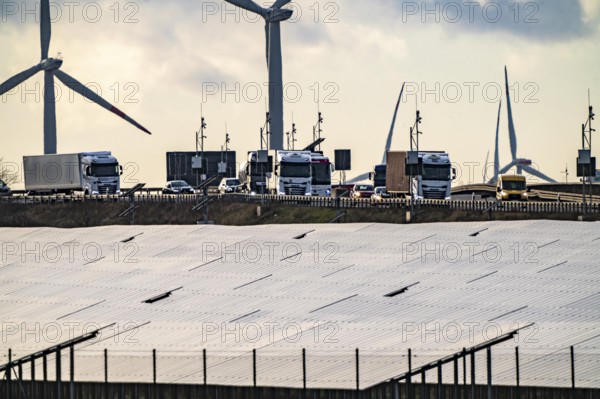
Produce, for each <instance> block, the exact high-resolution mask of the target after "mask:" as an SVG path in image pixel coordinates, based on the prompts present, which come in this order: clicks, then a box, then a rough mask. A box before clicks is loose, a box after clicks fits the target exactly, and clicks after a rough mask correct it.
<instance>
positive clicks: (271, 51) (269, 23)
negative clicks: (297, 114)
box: [225, 0, 293, 150]
mask: <svg viewBox="0 0 600 399" xmlns="http://www.w3.org/2000/svg"><path fill="white" fill-rule="evenodd" d="M225 1H226V2H228V3H231V4H233V5H235V6H238V7H240V8H243V9H244V10H248V11H250V12H253V13H255V14H258V15H260V16H261V17H263V18H264V20H265V34H266V39H267V68H268V69H269V116H270V118H271V129H270V130H271V140H270V147H271V149H272V150H283V72H282V68H283V67H282V61H281V27H280V25H279V23H280V22H282V21H286V20H288V19H290V18H291V17H292V14H293V11H292V10H288V9H282V8H281V7H283V6H285V5H286V4H287V3H289V2H290V1H291V0H277V1H276V2H275V3H274V4H273V5H272V6H271V7H269V8H263V7H261V6H259V5H258V4H256V3H255V2H254V1H252V0H225Z"/></svg>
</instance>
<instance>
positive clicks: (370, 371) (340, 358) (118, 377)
mask: <svg viewBox="0 0 600 399" xmlns="http://www.w3.org/2000/svg"><path fill="white" fill-rule="evenodd" d="M25 355H29V354H27V353H18V352H12V351H11V352H10V353H4V354H1V355H0V364H4V363H6V364H7V365H8V359H9V357H10V359H11V360H12V361H13V363H12V364H11V365H9V367H7V368H5V370H4V373H3V374H4V375H3V378H4V380H5V381H6V380H13V381H17V380H18V381H71V380H72V381H76V382H99V383H106V382H109V383H150V384H153V383H158V384H190V385H205V384H208V385H220V386H246V387H252V386H263V387H287V388H323V389H347V390H354V389H360V390H363V389H368V388H371V387H375V386H377V385H379V384H381V383H383V382H385V381H390V380H394V377H398V376H404V377H400V378H398V379H397V381H398V382H399V383H404V382H410V383H412V384H424V383H426V384H439V383H442V384H446V385H453V384H460V385H472V384H476V385H480V384H481V385H490V386H535V387H555V388H579V387H581V388H596V389H599V388H600V371H599V370H600V356H598V348H591V347H582V348H580V349H577V348H558V349H554V350H552V349H544V350H541V349H539V348H538V349H526V350H524V349H520V348H508V347H502V348H498V349H497V350H490V353H489V354H488V353H487V352H486V351H478V352H474V353H469V354H466V355H463V354H462V353H461V352H457V353H456V354H454V357H453V358H451V361H449V362H447V363H443V364H442V363H439V362H440V359H442V358H443V357H444V356H446V357H447V354H443V353H435V352H421V353H419V352H413V351H411V352H410V358H409V352H384V351H360V350H347V351H337V350H336V351H330V352H319V351H316V350H313V351H310V350H308V351H307V350H299V351H298V352H297V353H289V352H276V351H268V350H263V351H261V350H250V351H216V350H215V351H211V350H200V351H197V352H195V351H167V350H153V351H117V350H112V351H109V350H90V349H88V348H86V349H80V350H73V351H70V350H63V351H61V352H60V354H58V353H49V354H47V355H45V356H43V357H40V358H37V359H35V360H34V361H28V362H24V363H19V362H18V361H17V359H19V357H21V356H25ZM0 370H1V369H0ZM8 370H10V373H9V371H8ZM409 371H412V374H411V376H410V377H406V374H407V372H409Z"/></svg>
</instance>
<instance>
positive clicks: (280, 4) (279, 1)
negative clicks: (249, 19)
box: [271, 0, 292, 9]
mask: <svg viewBox="0 0 600 399" xmlns="http://www.w3.org/2000/svg"><path fill="white" fill-rule="evenodd" d="M290 1H292V0H277V1H276V2H275V3H274V4H273V5H272V6H271V8H272V9H278V8H281V7H283V6H284V5H286V4H287V3H289V2H290Z"/></svg>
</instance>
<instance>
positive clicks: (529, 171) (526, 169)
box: [521, 165, 556, 183]
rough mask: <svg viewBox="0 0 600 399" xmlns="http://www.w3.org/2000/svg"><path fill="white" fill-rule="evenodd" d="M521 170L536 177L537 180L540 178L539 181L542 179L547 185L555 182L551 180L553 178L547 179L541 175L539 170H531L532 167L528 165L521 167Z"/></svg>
mask: <svg viewBox="0 0 600 399" xmlns="http://www.w3.org/2000/svg"><path fill="white" fill-rule="evenodd" d="M521 168H522V169H523V170H524V171H525V172H527V173H529V174H530V175H533V176H535V177H537V178H540V179H542V180H545V181H547V182H548V183H556V180H554V179H553V178H551V177H548V176H546V175H545V174H543V173H542V172H540V171H539V170H537V169H535V168H532V167H531V166H529V165H524V166H521Z"/></svg>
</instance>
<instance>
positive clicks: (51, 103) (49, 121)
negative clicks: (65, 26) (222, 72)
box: [0, 0, 151, 154]
mask: <svg viewBox="0 0 600 399" xmlns="http://www.w3.org/2000/svg"><path fill="white" fill-rule="evenodd" d="M50 36H51V24H50V4H49V0H42V1H41V10H40V41H41V45H42V60H41V61H40V63H39V64H37V65H35V66H33V67H31V68H29V69H27V70H25V71H23V72H21V73H18V74H16V75H15V76H13V77H12V78H10V79H8V80H7V81H6V82H4V83H2V84H0V96H1V95H2V94H4V93H6V92H7V91H9V90H11V89H12V88H14V87H16V86H18V85H19V84H21V83H23V82H24V81H26V80H27V79H29V78H30V77H32V76H33V75H35V74H36V73H38V72H40V71H44V154H56V98H55V93H54V77H55V76H56V77H57V78H58V79H59V80H60V81H61V82H63V83H64V84H65V86H67V87H69V88H70V89H71V90H73V91H75V92H77V93H79V94H81V95H82V96H84V97H85V98H87V99H88V100H91V101H93V102H95V103H96V104H98V105H100V106H101V107H103V108H106V109H107V110H109V111H111V112H113V113H115V114H116V115H118V116H120V117H121V118H123V119H125V120H126V121H127V122H129V123H131V124H132V125H134V126H135V127H137V128H138V129H140V130H142V131H144V132H146V133H148V134H151V133H150V132H149V131H148V130H146V128H144V127H143V126H142V125H140V124H139V123H137V122H136V121H134V120H133V119H132V118H130V117H129V116H127V115H125V114H124V113H123V112H122V111H121V110H119V109H118V108H117V107H115V106H113V105H111V104H110V103H109V102H108V101H106V100H104V99H103V98H102V97H100V96H99V95H97V94H96V93H94V92H93V91H92V90H90V89H88V88H87V87H86V86H84V85H83V84H81V83H80V82H78V81H77V80H75V78H73V77H71V76H70V75H68V74H66V73H65V72H62V71H61V70H60V67H61V65H62V63H63V61H62V59H57V58H48V48H49V47H50Z"/></svg>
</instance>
